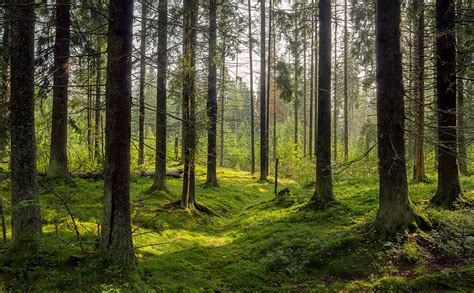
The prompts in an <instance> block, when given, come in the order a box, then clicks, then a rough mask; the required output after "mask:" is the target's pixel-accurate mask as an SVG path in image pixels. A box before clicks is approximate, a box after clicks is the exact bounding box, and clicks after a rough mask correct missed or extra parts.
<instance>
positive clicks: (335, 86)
mask: <svg viewBox="0 0 474 293" xmlns="http://www.w3.org/2000/svg"><path fill="white" fill-rule="evenodd" d="M336 14H337V1H335V2H334V100H333V101H334V104H333V106H334V108H333V117H332V118H333V124H334V126H333V127H334V138H333V139H334V141H333V145H332V146H333V148H334V150H333V156H334V162H337V119H338V114H339V113H338V104H337V15H336Z"/></svg>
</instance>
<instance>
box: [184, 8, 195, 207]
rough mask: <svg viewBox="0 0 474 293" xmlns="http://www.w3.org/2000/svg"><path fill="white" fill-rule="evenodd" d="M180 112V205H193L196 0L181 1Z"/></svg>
mask: <svg viewBox="0 0 474 293" xmlns="http://www.w3.org/2000/svg"><path fill="white" fill-rule="evenodd" d="M183 10H184V15H183V24H184V27H183V39H184V42H183V58H184V60H183V65H184V68H183V106H184V107H183V112H184V121H183V123H184V140H183V148H184V175H183V191H182V200H181V207H183V208H184V209H193V208H194V203H195V196H194V192H195V174H194V168H195V167H194V166H195V165H194V158H195V151H196V102H195V98H196V49H195V47H196V25H197V13H198V2H197V0H184V3H183Z"/></svg>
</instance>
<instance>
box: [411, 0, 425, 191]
mask: <svg viewBox="0 0 474 293" xmlns="http://www.w3.org/2000/svg"><path fill="white" fill-rule="evenodd" d="M414 10H415V11H416V21H417V26H416V45H415V51H416V54H415V66H414V67H415V68H414V69H415V72H416V73H415V75H416V80H415V109H416V110H415V111H416V115H415V127H416V135H415V162H414V165H413V181H414V182H423V181H426V179H427V178H426V171H425V146H424V140H425V82H424V78H425V17H424V13H425V12H424V10H425V8H424V3H423V0H414Z"/></svg>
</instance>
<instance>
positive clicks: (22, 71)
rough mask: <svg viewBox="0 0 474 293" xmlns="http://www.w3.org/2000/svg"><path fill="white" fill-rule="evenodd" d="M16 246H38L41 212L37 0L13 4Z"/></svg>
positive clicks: (21, 247)
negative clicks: (37, 143)
mask: <svg viewBox="0 0 474 293" xmlns="http://www.w3.org/2000/svg"><path fill="white" fill-rule="evenodd" d="M10 4H11V5H10V8H9V9H10V11H9V16H10V25H11V42H10V46H11V47H10V62H11V63H10V64H11V100H10V134H11V170H12V181H11V184H12V202H11V206H12V221H11V225H12V240H13V243H12V248H13V249H14V250H16V249H18V250H30V251H34V250H35V249H36V248H37V245H38V241H39V237H40V235H41V215H40V206H39V197H38V181H37V174H36V140H35V118H34V117H35V106H34V105H35V102H34V95H35V91H34V70H35V69H34V50H35V43H34V34H35V11H34V9H35V8H34V5H35V4H34V2H32V1H30V0H12V1H11V3H10Z"/></svg>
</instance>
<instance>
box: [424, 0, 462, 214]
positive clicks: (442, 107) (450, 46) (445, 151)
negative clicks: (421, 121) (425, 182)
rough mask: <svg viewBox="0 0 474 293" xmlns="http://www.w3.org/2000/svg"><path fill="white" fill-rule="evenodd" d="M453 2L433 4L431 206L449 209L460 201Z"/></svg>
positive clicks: (448, 0)
mask: <svg viewBox="0 0 474 293" xmlns="http://www.w3.org/2000/svg"><path fill="white" fill-rule="evenodd" d="M454 18H455V5H454V0H442V1H441V0H440V1H437V2H436V29H437V34H436V37H437V40H436V51H437V54H436V55H437V60H436V61H437V62H436V76H437V79H436V89H437V102H438V139H439V147H438V152H439V154H438V190H437V191H436V194H435V196H434V197H433V198H432V200H431V201H432V203H434V204H436V205H442V206H447V207H451V206H452V205H453V203H454V202H456V201H457V200H458V199H459V198H460V197H461V184H460V182H459V171H458V170H459V168H458V151H457V133H456V38H455V32H454Z"/></svg>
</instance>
